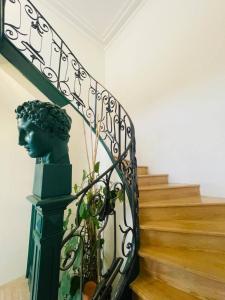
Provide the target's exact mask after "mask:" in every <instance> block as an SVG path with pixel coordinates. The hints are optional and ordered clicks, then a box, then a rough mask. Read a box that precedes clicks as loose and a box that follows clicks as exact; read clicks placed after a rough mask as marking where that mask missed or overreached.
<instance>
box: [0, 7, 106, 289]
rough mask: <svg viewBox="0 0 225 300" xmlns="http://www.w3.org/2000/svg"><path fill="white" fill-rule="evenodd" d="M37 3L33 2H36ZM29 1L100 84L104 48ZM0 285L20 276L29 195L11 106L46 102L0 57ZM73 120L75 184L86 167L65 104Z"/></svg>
mask: <svg viewBox="0 0 225 300" xmlns="http://www.w3.org/2000/svg"><path fill="white" fill-rule="evenodd" d="M35 2H36V3H35ZM34 3H35V4H36V5H37V6H38V7H39V8H40V10H41V11H43V14H44V16H45V17H46V18H47V20H48V21H49V22H50V23H51V24H54V27H55V29H56V30H57V31H58V33H59V34H60V35H61V36H62V38H63V39H64V41H65V42H66V43H67V44H68V46H69V47H71V49H72V51H74V54H75V55H76V56H77V58H78V59H79V60H80V61H81V63H83V64H84V66H85V67H86V68H87V70H88V71H89V72H90V73H91V74H92V75H93V76H95V77H96V78H97V79H98V80H100V81H101V82H103V83H104V56H103V48H102V47H101V46H100V45H99V44H97V43H96V42H94V41H93V40H91V39H90V38H88V37H87V36H86V35H85V34H82V33H81V32H79V31H78V30H76V29H75V28H72V26H71V24H69V22H66V21H65V20H61V19H60V17H59V16H58V15H56V14H54V12H53V11H50V10H48V9H46V7H45V6H41V4H40V5H38V3H39V1H34ZM0 90H1V109H0V119H1V127H0V136H1V141H2V142H1V149H0V155H1V158H2V160H1V162H2V163H1V172H0V182H1V189H0V228H1V229H0V230H1V231H0V247H1V257H0V285H1V284H3V283H5V282H8V281H11V280H12V279H14V278H17V277H19V276H22V275H23V274H25V270H26V258H27V247H28V235H29V223H30V209H31V205H30V203H28V201H27V200H26V196H27V195H29V194H31V193H32V186H33V172H34V160H32V159H30V158H29V157H28V156H27V153H26V151H25V150H24V149H23V148H22V147H19V146H17V139H18V137H17V135H18V133H17V125H16V119H15V114H14V110H15V108H16V107H17V106H18V105H19V104H21V103H22V102H24V101H27V100H30V99H40V100H44V101H47V99H46V97H45V96H44V95H43V94H42V93H40V92H39V91H38V90H37V89H36V88H35V87H34V86H33V85H32V84H30V83H29V82H28V80H26V79H25V78H24V77H23V76H22V75H21V74H20V73H19V72H18V71H17V70H16V69H14V67H12V66H11V65H10V64H9V63H7V62H6V61H5V60H4V59H3V58H2V57H0ZM67 110H68V113H69V114H70V116H71V117H72V119H73V124H72V129H71V140H70V144H69V145H70V158H71V162H72V164H73V182H76V183H79V182H80V180H81V176H82V169H83V168H86V156H85V151H84V136H83V129H82V119H81V117H80V116H79V115H78V114H77V113H76V112H75V111H73V109H71V107H67Z"/></svg>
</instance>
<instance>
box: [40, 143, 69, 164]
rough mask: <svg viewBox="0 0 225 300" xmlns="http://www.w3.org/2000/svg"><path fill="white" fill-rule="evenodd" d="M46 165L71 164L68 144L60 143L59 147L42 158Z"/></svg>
mask: <svg viewBox="0 0 225 300" xmlns="http://www.w3.org/2000/svg"><path fill="white" fill-rule="evenodd" d="M41 162H42V163H44V164H70V159H69V154H68V146H67V143H59V144H58V145H57V147H54V148H53V150H52V151H51V152H50V153H48V154H46V155H45V156H43V157H42V158H41Z"/></svg>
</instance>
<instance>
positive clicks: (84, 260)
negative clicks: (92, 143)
mask: <svg viewBox="0 0 225 300" xmlns="http://www.w3.org/2000/svg"><path fill="white" fill-rule="evenodd" d="M4 34H5V38H7V39H8V40H9V41H10V42H11V43H12V44H13V45H14V47H16V49H17V50H18V51H19V52H20V53H22V54H23V55H24V56H25V57H26V58H27V59H28V60H29V61H30V63H31V64H33V66H34V67H35V68H36V69H37V70H38V71H39V72H40V73H41V74H42V75H43V76H44V77H45V78H46V80H48V81H50V82H51V84H52V85H53V86H54V87H55V88H56V89H58V90H59V91H60V93H61V94H62V95H63V96H64V97H65V98H66V99H67V101H68V104H70V105H71V106H72V107H73V108H74V109H75V110H76V111H78V112H79V113H80V114H81V115H82V117H83V118H84V120H85V121H86V123H87V124H88V125H89V126H90V127H91V128H92V130H93V131H94V132H96V128H97V126H98V124H100V136H99V138H100V141H101V142H102V144H103V145H104V147H105V149H106V151H107V153H108V155H109V157H110V159H111V160H112V165H111V166H110V167H109V168H108V170H106V171H105V172H104V173H103V174H101V175H99V176H98V177H97V178H96V179H95V180H94V181H92V182H91V183H89V184H87V186H85V187H84V188H83V189H82V190H81V191H80V192H78V193H77V195H76V199H77V200H76V204H77V216H76V226H75V228H73V230H72V231H71V232H70V233H69V234H68V235H65V238H64V240H63V244H62V247H65V246H66V245H67V251H66V252H65V255H64V256H63V257H64V259H63V261H62V264H61V270H62V271H65V270H68V269H70V268H71V267H73V266H74V263H75V262H76V260H77V255H76V253H77V249H72V248H70V247H69V245H70V241H71V240H72V239H77V240H79V241H80V242H79V243H78V244H79V245H80V247H81V266H80V267H79V268H78V267H76V266H75V268H74V276H79V278H81V282H80V289H81V290H82V287H83V282H84V280H85V278H87V277H90V276H89V275H88V272H89V270H88V269H85V267H84V266H85V264H86V265H89V266H91V261H90V258H91V253H88V251H87V249H89V243H90V241H89V240H88V233H87V231H86V228H85V226H84V225H83V223H82V222H80V221H79V211H80V209H81V208H82V207H81V205H82V201H83V199H84V197H85V196H86V195H87V193H88V191H90V190H91V189H92V188H93V186H94V185H96V184H97V185H99V184H101V185H103V186H104V194H99V195H96V196H95V197H94V198H93V199H92V200H91V201H92V202H90V203H89V204H88V210H89V213H90V215H91V216H93V217H95V218H96V219H97V220H98V222H99V224H100V228H99V230H98V233H97V239H98V240H101V238H102V236H104V234H105V232H106V231H107V228H109V227H110V226H112V228H113V238H112V240H113V251H112V252H113V255H112V259H111V262H110V263H108V265H105V266H104V265H103V263H102V258H103V257H104V251H105V250H104V247H102V248H99V250H98V252H97V257H96V261H97V266H93V268H95V267H96V268H97V269H96V272H97V277H98V279H99V280H98V285H97V288H96V292H95V295H94V296H93V299H95V300H100V299H106V298H104V297H106V295H109V294H111V296H110V297H111V298H110V299H119V297H120V296H121V294H122V291H123V289H124V287H125V286H126V285H127V283H128V282H127V280H129V279H126V277H127V274H128V271H129V269H130V267H131V265H132V264H133V262H134V261H135V258H136V256H137V248H138V219H137V213H138V188H137V174H136V169H137V162H136V157H135V152H136V149H135V132H134V126H133V123H132V121H131V119H130V117H129V115H128V114H127V112H126V111H125V109H124V108H123V107H122V105H121V104H120V103H119V102H118V101H117V100H116V98H115V97H114V96H113V95H112V94H111V93H110V92H109V91H108V90H107V89H105V88H104V86H103V85H101V84H100V83H99V82H98V81H96V80H95V79H94V78H93V77H92V76H91V75H90V74H89V73H88V71H87V70H86V69H85V68H84V67H83V66H82V64H81V63H80V62H79V60H78V59H77V58H76V57H75V55H74V54H73V53H72V51H71V50H70V48H69V47H68V46H67V45H66V43H65V42H64V41H63V40H62V39H61V38H60V36H59V35H58V34H57V33H56V31H55V30H54V29H53V27H52V26H51V25H50V24H49V23H48V22H47V20H46V19H45V18H44V17H43V15H42V14H41V13H40V12H39V11H38V9H37V8H36V7H35V6H34V5H33V4H32V2H31V1H29V0H6V2H5V24H4ZM114 178H116V183H114V184H113V183H112V182H114V181H115V179H114ZM119 191H123V194H124V201H123V202H122V203H120V204H119V205H118V204H117V203H115V202H113V201H112V199H113V197H112V193H118V192H119ZM93 203H95V205H93ZM94 206H95V208H96V207H97V208H98V209H95V210H93V209H92V208H93V207H94ZM110 224H111V225H110ZM119 237H120V238H119ZM118 243H120V247H119V246H118ZM90 268H92V267H90ZM118 276H121V277H120V278H121V280H116V278H117V279H118ZM127 278H128V277H127ZM111 289H112V293H111Z"/></svg>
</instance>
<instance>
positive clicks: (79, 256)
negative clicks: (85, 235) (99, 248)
mask: <svg viewBox="0 0 225 300" xmlns="http://www.w3.org/2000/svg"><path fill="white" fill-rule="evenodd" d="M82 252H83V247H82V243H81V242H80V243H79V246H78V248H77V251H76V253H75V256H76V258H75V260H74V263H73V269H78V268H80V266H81V260H82Z"/></svg>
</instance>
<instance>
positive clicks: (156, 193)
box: [139, 186, 200, 202]
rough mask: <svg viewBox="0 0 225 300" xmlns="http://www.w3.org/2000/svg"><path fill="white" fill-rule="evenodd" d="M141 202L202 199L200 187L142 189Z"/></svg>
mask: <svg viewBox="0 0 225 300" xmlns="http://www.w3.org/2000/svg"><path fill="white" fill-rule="evenodd" d="M139 192H140V201H141V202H148V201H157V200H170V199H176V198H188V197H196V198H200V190H199V186H187V187H176V188H166V189H149V190H141V189H140V191H139Z"/></svg>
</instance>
